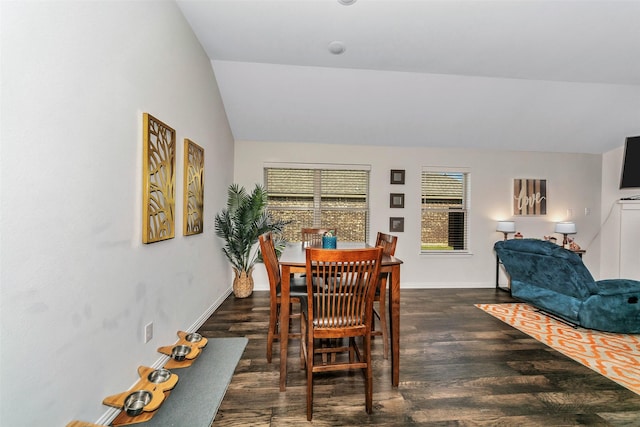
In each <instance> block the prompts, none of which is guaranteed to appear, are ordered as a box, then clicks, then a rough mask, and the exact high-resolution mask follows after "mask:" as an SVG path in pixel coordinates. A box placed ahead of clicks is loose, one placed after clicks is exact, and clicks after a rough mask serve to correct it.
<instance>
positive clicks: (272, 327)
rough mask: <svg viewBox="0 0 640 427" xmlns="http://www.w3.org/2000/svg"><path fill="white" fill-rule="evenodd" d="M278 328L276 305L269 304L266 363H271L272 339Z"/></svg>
mask: <svg viewBox="0 0 640 427" xmlns="http://www.w3.org/2000/svg"><path fill="white" fill-rule="evenodd" d="M277 328H278V306H277V305H276V306H271V309H270V310H269V332H268V333H267V363H271V356H272V352H273V340H274V337H275V336H276V333H277Z"/></svg>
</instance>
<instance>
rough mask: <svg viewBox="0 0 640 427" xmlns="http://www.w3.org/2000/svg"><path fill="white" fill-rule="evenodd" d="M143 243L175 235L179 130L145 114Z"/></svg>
mask: <svg viewBox="0 0 640 427" xmlns="http://www.w3.org/2000/svg"><path fill="white" fill-rule="evenodd" d="M143 147H144V152H143V156H142V162H143V166H142V181H143V183H142V185H143V187H142V210H143V212H142V223H143V224H142V242H143V243H153V242H158V241H160V240H166V239H172V238H173V237H174V236H175V218H174V211H175V188H174V187H175V179H176V178H175V166H176V131H175V130H173V129H172V128H171V127H169V126H167V125H166V124H164V123H162V122H161V121H160V120H158V119H156V118H155V117H153V116H152V115H151V114H148V113H144V115H143Z"/></svg>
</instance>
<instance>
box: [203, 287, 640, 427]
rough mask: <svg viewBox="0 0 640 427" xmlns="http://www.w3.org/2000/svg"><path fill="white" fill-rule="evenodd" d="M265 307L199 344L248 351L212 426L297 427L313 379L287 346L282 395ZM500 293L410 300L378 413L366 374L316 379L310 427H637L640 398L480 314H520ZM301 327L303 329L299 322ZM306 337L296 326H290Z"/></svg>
mask: <svg viewBox="0 0 640 427" xmlns="http://www.w3.org/2000/svg"><path fill="white" fill-rule="evenodd" d="M268 298H269V296H268V293H267V292H263V291H256V292H254V293H253V294H252V295H251V296H250V297H248V298H244V299H236V298H235V297H234V296H233V295H231V296H229V298H227V300H225V301H224V303H223V304H222V305H221V307H220V308H219V309H218V310H217V311H216V312H215V313H214V314H213V315H212V316H211V317H210V318H209V319H208V320H207V321H206V322H205V323H204V324H203V325H202V327H201V328H200V329H199V331H198V332H200V333H201V334H202V335H203V336H205V337H207V338H216V337H229V336H246V337H247V338H249V343H248V344H247V347H246V349H245V352H244V354H243V356H242V359H241V360H240V362H239V364H238V366H237V368H236V372H235V374H234V376H233V379H232V381H231V383H230V384H229V388H228V390H227V393H226V395H225V397H224V400H223V401H222V404H221V406H220V409H219V411H218V414H217V416H216V419H215V422H214V426H300V425H310V424H311V423H308V422H307V420H306V409H305V408H306V406H305V405H306V400H305V393H306V376H305V374H304V371H303V370H302V369H301V368H300V362H299V354H300V353H299V341H297V340H293V341H292V342H291V343H290V345H289V360H288V361H287V366H288V369H289V374H288V375H289V376H288V379H287V384H288V386H287V390H286V391H285V392H279V388H278V385H279V384H278V379H279V344H278V343H277V342H276V343H275V344H274V354H273V361H272V363H267V361H266V337H267V324H268V314H269V311H268V306H269V300H268ZM512 301H513V299H512V298H511V297H510V296H509V294H508V293H506V292H502V291H495V290H493V289H442V290H440V289H433V290H432V289H429V290H427V289H407V290H403V291H402V296H401V300H400V305H401V321H400V329H401V340H400V385H399V387H397V388H394V387H392V386H391V377H390V362H389V360H385V359H384V358H383V357H382V350H383V348H382V340H381V337H376V338H375V339H374V340H373V357H374V363H373V370H374V388H373V406H374V408H373V413H372V414H371V415H367V413H366V412H365V409H364V380H363V376H362V375H361V373H360V372H350V373H348V374H347V373H344V372H337V373H325V374H322V375H317V376H316V377H315V380H314V384H315V387H314V392H315V394H314V412H313V423H312V424H313V425H317V426H337V425H349V426H352V425H354V426H355V425H389V426H405V425H428V426H451V425H455V426H579V425H595V426H598V425H606V426H637V425H640V396H639V395H637V394H635V393H633V392H631V391H629V390H627V389H626V388H624V387H622V386H620V385H618V384H616V383H614V382H613V381H611V380H609V379H607V378H605V377H603V376H601V375H599V374H598V373H596V372H594V371H592V370H590V369H589V368H586V367H584V366H582V365H580V364H579V363H577V362H575V361H573V360H571V359H569V358H567V357H566V356H564V355H562V354H560V353H558V352H556V351H554V350H552V349H550V348H549V347H547V346H545V345H544V344H542V343H540V342H538V341H536V340H534V339H532V338H531V337H529V336H527V335H525V334H523V333H522V332H520V331H518V330H516V329H514V328H512V327H510V326H508V325H506V324H505V323H503V322H501V321H499V320H497V319H496V318H494V317H493V316H490V315H488V314H486V313H484V312H483V311H481V310H479V309H477V308H476V307H474V304H478V303H500V302H512ZM294 323H297V322H294ZM293 327H294V328H296V329H297V328H298V325H297V324H294V325H293Z"/></svg>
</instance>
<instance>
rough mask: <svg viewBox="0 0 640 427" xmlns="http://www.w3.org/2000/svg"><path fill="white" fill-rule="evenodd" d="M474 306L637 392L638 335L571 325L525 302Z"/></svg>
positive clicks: (639, 365)
mask: <svg viewBox="0 0 640 427" xmlns="http://www.w3.org/2000/svg"><path fill="white" fill-rule="evenodd" d="M476 307H478V308H479V309H481V310H484V311H485V312H487V313H489V314H491V315H492V316H494V317H496V318H498V319H500V320H502V321H503V322H505V323H507V324H509V325H511V326H513V327H514V328H516V329H519V330H520V331H522V332H524V333H525V334H527V335H529V336H531V337H533V338H535V339H536V340H538V341H540V342H542V343H544V344H546V345H548V346H549V347H551V348H553V349H554V350H557V351H559V352H560V353H563V354H564V355H566V356H568V357H570V358H572V359H573V360H575V361H577V362H580V363H582V364H583V365H584V366H586V367H588V368H591V369H593V370H594V371H596V372H598V373H600V374H602V375H604V376H605V377H607V378H609V379H611V380H613V381H615V382H617V383H618V384H620V385H622V386H623V387H626V388H628V389H629V390H631V391H633V392H635V393H637V394H640V335H628V334H614V333H609V332H600V331H594V330H591V329H584V328H580V327H578V328H573V327H572V326H569V325H567V324H565V323H562V322H560V321H558V320H556V319H554V318H552V317H550V316H547V315H545V314H543V313H541V312H539V311H537V310H536V309H535V308H534V307H532V306H530V305H528V304H524V303H511V304H476Z"/></svg>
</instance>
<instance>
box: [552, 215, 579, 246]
mask: <svg viewBox="0 0 640 427" xmlns="http://www.w3.org/2000/svg"><path fill="white" fill-rule="evenodd" d="M554 231H555V232H556V233H558V234H562V235H563V236H564V238H563V239H562V247H563V248H565V247H566V246H567V243H568V239H567V235H568V234H576V233H577V231H576V223H575V222H569V221H567V222H556V228H555V230H554Z"/></svg>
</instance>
